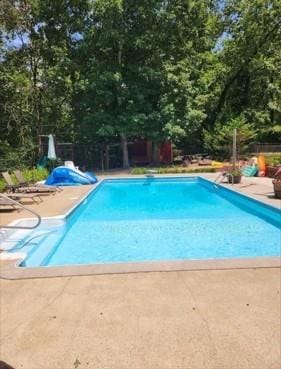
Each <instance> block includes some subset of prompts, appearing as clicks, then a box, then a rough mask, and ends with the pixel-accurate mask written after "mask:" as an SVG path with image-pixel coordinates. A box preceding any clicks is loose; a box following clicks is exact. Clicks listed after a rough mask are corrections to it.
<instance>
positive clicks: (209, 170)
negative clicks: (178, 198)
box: [131, 167, 216, 174]
mask: <svg viewBox="0 0 281 369" xmlns="http://www.w3.org/2000/svg"><path fill="white" fill-rule="evenodd" d="M149 170H155V171H157V173H158V174H178V173H214V172H216V168H214V167H204V168H194V169H192V168H183V167H160V168H144V167H140V168H134V169H132V171H131V174H147V173H148V171H149Z"/></svg>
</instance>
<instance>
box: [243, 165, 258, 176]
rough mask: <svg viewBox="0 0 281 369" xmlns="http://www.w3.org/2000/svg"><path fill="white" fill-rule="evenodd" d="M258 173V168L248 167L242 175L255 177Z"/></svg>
mask: <svg viewBox="0 0 281 369" xmlns="http://www.w3.org/2000/svg"><path fill="white" fill-rule="evenodd" d="M257 173H258V168H257V167H256V166H255V165H247V166H245V168H243V170H242V174H243V176H245V177H255V176H256V175H257Z"/></svg>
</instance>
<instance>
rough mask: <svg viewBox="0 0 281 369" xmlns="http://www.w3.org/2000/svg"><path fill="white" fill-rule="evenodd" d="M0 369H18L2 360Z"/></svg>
mask: <svg viewBox="0 0 281 369" xmlns="http://www.w3.org/2000/svg"><path fill="white" fill-rule="evenodd" d="M0 369H16V368H14V367H13V366H11V365H9V364H7V363H5V361H2V360H0Z"/></svg>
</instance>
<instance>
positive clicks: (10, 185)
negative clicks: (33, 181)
mask: <svg viewBox="0 0 281 369" xmlns="http://www.w3.org/2000/svg"><path fill="white" fill-rule="evenodd" d="M2 176H3V178H4V180H5V182H6V189H7V190H8V191H12V192H13V193H14V192H16V191H21V192H27V193H40V194H41V195H49V194H53V195H54V194H55V193H56V191H57V190H56V188H54V187H51V188H43V187H42V188H41V187H40V186H26V187H22V186H21V185H20V184H15V183H14V182H13V180H12V177H11V176H10V174H9V173H8V172H2Z"/></svg>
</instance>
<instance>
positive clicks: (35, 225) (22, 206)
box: [0, 193, 42, 229]
mask: <svg viewBox="0 0 281 369" xmlns="http://www.w3.org/2000/svg"><path fill="white" fill-rule="evenodd" d="M0 196H1V197H2V198H4V199H6V200H8V201H9V202H11V203H13V204H15V205H17V206H20V207H21V208H22V209H24V210H26V211H28V212H30V213H31V214H33V215H35V216H36V218H37V222H36V224H34V225H33V226H8V225H1V224H0V228H8V229H35V228H37V227H39V225H40V224H41V221H42V219H41V216H40V215H39V214H38V213H36V211H34V210H31V209H28V208H27V207H26V206H24V205H22V204H21V203H20V202H18V201H15V200H14V199H11V198H10V197H9V196H6V195H3V194H2V193H0Z"/></svg>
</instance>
